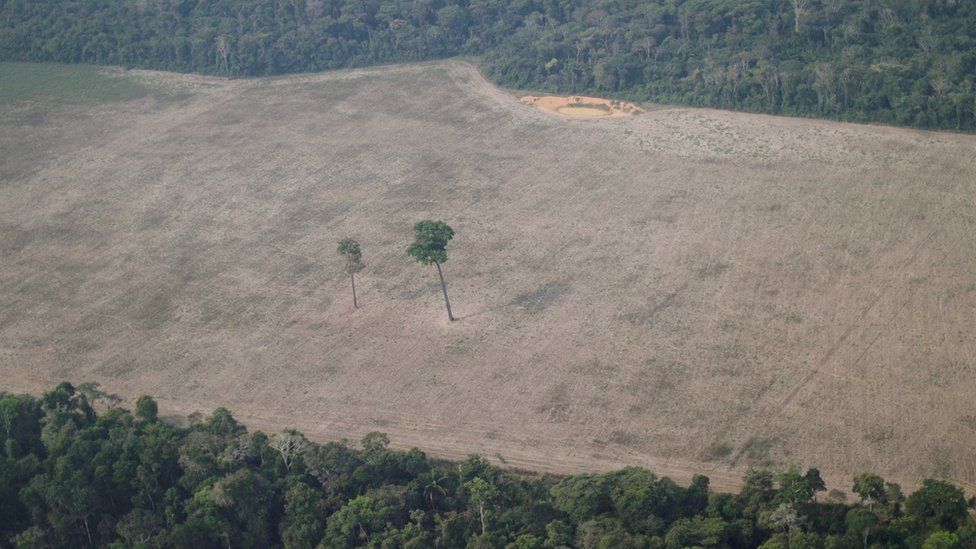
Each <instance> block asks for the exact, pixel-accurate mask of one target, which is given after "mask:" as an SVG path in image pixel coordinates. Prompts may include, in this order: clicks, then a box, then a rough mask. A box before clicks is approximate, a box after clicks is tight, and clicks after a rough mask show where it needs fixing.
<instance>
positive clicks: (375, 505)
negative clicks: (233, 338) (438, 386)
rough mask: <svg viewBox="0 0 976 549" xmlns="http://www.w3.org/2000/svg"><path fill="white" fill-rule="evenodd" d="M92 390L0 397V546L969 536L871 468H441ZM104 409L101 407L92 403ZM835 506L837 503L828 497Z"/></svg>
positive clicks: (835, 540)
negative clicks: (666, 472)
mask: <svg viewBox="0 0 976 549" xmlns="http://www.w3.org/2000/svg"><path fill="white" fill-rule="evenodd" d="M117 402H118V397H116V396H115V395H110V394H105V393H103V392H101V391H99V390H98V387H97V385H95V384H86V385H83V386H80V387H78V388H77V389H76V388H75V387H73V386H72V385H71V384H68V383H62V384H61V385H59V386H57V387H56V388H55V389H54V390H53V391H51V392H49V393H47V394H45V395H43V397H41V398H40V399H37V398H34V397H31V396H15V395H9V394H4V393H0V438H2V442H3V444H2V453H0V517H2V518H3V520H2V521H0V547H4V546H19V547H74V546H102V547H128V546H139V547H215V548H217V547H227V546H231V547H282V546H283V547H316V546H318V547H329V548H341V547H357V546H361V547H376V548H401V547H402V548H408V547H415V548H416V547H465V546H467V547H478V548H489V547H491V548H499V549H501V548H505V549H529V548H555V547H586V548H601V547H606V548H609V547H648V548H650V547H668V548H678V547H731V548H739V547H741V548H752V547H763V548H766V549H772V548H786V547H803V548H847V547H917V548H929V547H933V548H934V547H948V548H953V547H954V548H963V547H973V546H974V544H976V518H974V517H973V516H971V515H970V513H969V507H968V506H969V505H971V504H972V502H968V503H967V501H966V499H965V496H964V494H963V491H962V490H961V489H959V488H958V487H956V486H953V485H952V484H949V483H946V482H942V481H938V480H931V479H930V480H925V481H924V482H923V483H922V486H921V488H919V489H918V490H917V491H916V492H915V493H913V494H911V495H910V496H908V497H905V496H904V495H903V494H902V491H901V489H900V488H899V487H898V486H897V485H896V484H893V483H890V482H885V481H884V480H883V479H882V478H881V477H878V476H877V475H873V474H864V475H860V476H858V477H857V478H856V479H855V481H854V486H853V488H854V492H855V493H856V494H857V495H858V497H859V501H858V502H857V503H854V504H843V503H837V502H823V501H818V500H817V497H816V496H817V494H818V493H820V492H823V491H824V490H825V488H826V487H825V485H824V483H823V481H822V480H821V479H820V474H819V472H818V471H817V470H816V469H810V470H808V471H806V472H801V470H800V469H798V468H795V467H794V468H790V469H788V470H785V471H780V472H776V473H773V472H770V471H765V470H759V469H753V470H750V471H749V472H748V473H747V474H746V476H745V479H744V481H743V487H742V490H741V491H740V492H739V493H738V494H722V493H715V492H712V491H710V490H709V483H708V478H706V477H704V476H701V475H698V476H696V477H695V478H694V480H693V481H692V483H691V485H690V486H687V487H682V486H678V485H677V484H675V483H674V482H672V481H671V480H669V479H667V478H660V477H657V476H656V475H654V474H653V473H651V472H650V471H647V470H644V469H641V468H637V467H628V468H625V469H622V470H619V471H614V472H611V473H606V474H583V475H576V476H571V477H565V478H555V477H550V476H535V475H529V474H522V473H516V472H509V471H502V470H499V469H497V468H495V467H493V466H491V465H489V464H488V463H486V462H485V461H484V460H483V459H481V458H479V457H477V456H472V457H470V458H468V459H466V460H465V461H462V462H460V463H446V462H438V461H433V460H430V459H428V458H427V457H426V456H425V455H424V454H423V452H421V451H419V450H417V449H412V450H410V451H408V452H401V451H395V450H391V449H390V448H389V447H388V445H389V442H390V441H389V439H388V438H387V437H386V435H383V434H381V433H371V434H369V435H367V436H366V437H364V438H363V440H362V444H361V449H354V448H352V447H350V446H349V445H347V444H345V443H328V444H315V443H312V442H310V441H308V440H307V439H306V438H305V437H304V436H302V435H301V434H300V433H297V432H295V431H290V430H289V431H285V432H282V433H280V434H278V435H273V436H268V435H265V434H264V433H261V432H254V433H248V431H247V430H246V429H245V428H244V427H243V426H241V425H240V424H239V423H238V422H237V421H236V420H235V419H234V418H233V417H232V416H231V414H230V412H228V411H227V410H225V409H223V408H218V409H217V410H215V411H214V412H213V414H211V415H210V417H209V418H207V419H205V420H204V419H202V418H201V417H200V416H199V414H194V415H193V416H191V422H192V425H191V426H190V427H189V428H185V429H183V428H178V427H174V426H171V425H168V424H166V423H163V422H161V421H159V419H158V418H157V407H156V403H155V402H154V401H153V400H152V399H151V398H150V397H148V396H143V397H140V398H139V400H138V402H137V404H136V413H135V415H133V414H131V413H129V412H128V411H126V410H123V409H120V408H116V407H114V405H115V404H116V403H117ZM96 405H97V406H98V407H99V408H102V409H105V411H104V413H101V414H96V412H95V406H96ZM832 499H840V498H832Z"/></svg>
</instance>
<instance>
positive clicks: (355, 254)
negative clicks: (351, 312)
mask: <svg viewBox="0 0 976 549" xmlns="http://www.w3.org/2000/svg"><path fill="white" fill-rule="evenodd" d="M337 251H338V252H339V255H340V256H341V257H342V266H343V269H344V270H345V271H346V274H348V275H349V280H351V281H352V307H353V308H354V309H358V308H359V301H357V300H356V273H358V272H359V271H361V270H363V268H364V267H366V266H365V265H364V264H363V249H362V247H361V246H360V245H359V242H357V241H356V240H354V239H352V238H343V239H342V240H340V241H339V247H338V249H337Z"/></svg>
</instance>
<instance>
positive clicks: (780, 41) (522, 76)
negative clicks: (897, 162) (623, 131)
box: [0, 0, 976, 131]
mask: <svg viewBox="0 0 976 549" xmlns="http://www.w3.org/2000/svg"><path fill="white" fill-rule="evenodd" d="M974 38H976V3H973V2H969V1H958V0H929V1H920V0H908V1H905V0H877V1H874V2H858V1H853V0H765V1H760V0H645V1H641V2H637V1H632V0H599V1H584V0H431V1H426V2H410V1H404V0H376V1H373V2H362V1H360V0H291V1H289V2H280V1H278V0H254V1H251V2H236V1H233V0H210V1H207V2H190V1H175V0H172V1H171V0H145V1H140V2H105V1H95V0H6V1H4V2H0V59H10V60H25V61H60V62H65V63H95V64H114V65H122V66H127V67H145V68H154V69H165V70H175V71H194V72H202V73H213V74H226V75H269V74H281V73H291V72H305V71H319V70H325V69H334V68H340V67H354V66H363V65H371V64H377V63H390V62H399V61H418V60H426V59H437V58H444V57H450V56H455V55H468V56H474V57H477V58H478V59H480V61H481V63H482V65H483V68H484V70H485V71H486V73H487V74H488V75H489V76H490V77H491V78H493V79H495V80H496V81H497V82H499V83H502V84H504V85H507V86H512V87H517V88H524V89H539V90H547V91H552V92H562V93H585V92H593V93H600V94H612V95H616V96H620V97H627V98H629V99H632V100H651V101H657V102H664V103H678V104H688V105H701V106H710V107H721V108H733V109H739V110H746V111H755V112H767V113H778V114H787V115H799V116H817V117H829V118H837V119H842V120H852V121H872V122H884V123H893V124H901V125H910V126H918V127H927V128H951V129H957V130H969V131H972V130H976V89H974V75H976V41H974Z"/></svg>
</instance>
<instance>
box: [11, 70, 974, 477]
mask: <svg viewBox="0 0 976 549" xmlns="http://www.w3.org/2000/svg"><path fill="white" fill-rule="evenodd" d="M115 77H117V78H136V79H139V80H140V81H141V82H142V83H143V84H144V85H145V86H148V87H150V88H152V89H154V90H157V91H156V92H154V93H153V94H150V95H147V96H146V97H143V98H141V99H129V100H124V101H115V102H103V103H97V104H77V105H72V104H67V103H66V104H53V103H52V104H48V103H45V102H39V101H33V102H32V101H19V102H8V103H6V104H3V105H0V258H2V262H0V389H5V390H12V391H33V392H39V391H42V390H45V389H48V388H50V387H51V386H52V385H53V384H54V383H56V382H58V381H60V380H62V379H69V380H71V381H74V382H76V383H77V382H83V381H89V380H92V381H98V382H100V383H101V384H102V385H103V387H104V388H105V389H107V390H110V391H114V392H118V393H119V394H121V395H123V396H125V397H127V398H133V397H135V396H136V395H138V394H142V393H149V394H152V395H156V396H158V397H159V400H160V402H161V405H162V408H163V410H164V411H165V412H166V413H169V414H182V415H185V414H188V413H190V412H193V411H197V410H198V411H201V412H205V413H206V412H209V411H210V410H212V409H213V408H214V407H216V406H221V405H223V406H227V407H228V408H230V409H231V410H232V411H233V412H234V414H235V415H236V416H237V417H239V418H241V419H242V420H244V421H245V422H246V423H248V424H249V425H252V426H255V427H259V428H263V429H267V430H277V429H280V428H285V427H295V428H298V429H300V430H302V431H305V432H306V433H308V434H309V435H310V436H312V437H313V438H318V439H335V438H340V437H349V438H352V439H355V438H358V437H360V436H361V435H363V434H364V433H366V432H368V431H372V430H379V431H384V432H387V433H389V434H390V437H391V438H392V439H393V441H394V443H395V445H398V446H410V445H416V446H418V447H420V448H421V449H424V450H426V451H428V452H429V453H431V454H433V455H436V456H443V457H456V456H462V455H464V454H467V453H471V452H479V453H482V454H483V455H485V456H486V457H489V458H498V457H499V456H500V458H501V459H504V460H506V462H507V463H509V464H511V465H515V466H520V467H526V468H531V469H538V470H545V471H557V472H574V471H580V470H602V469H607V468H611V467H617V466H620V465H623V464H640V465H646V466H648V467H650V468H652V469H653V470H655V471H657V472H659V473H663V474H668V475H672V476H674V477H675V478H676V479H678V480H687V479H688V478H689V477H690V475H691V474H692V473H694V472H703V473H705V474H707V475H709V476H710V477H712V479H713V485H716V486H718V487H719V488H731V487H734V486H735V484H736V482H737V479H738V478H739V477H740V475H741V472H742V470H743V469H744V468H745V467H746V466H748V465H749V464H773V465H780V464H785V463H790V462H796V463H799V464H801V465H815V466H819V467H821V468H823V469H824V471H825V473H826V478H827V480H828V483H829V484H830V487H832V488H841V489H844V488H848V487H849V483H850V477H851V475H853V474H854V473H856V472H860V471H863V470H873V471H876V472H878V473H880V474H882V475H884V476H886V477H889V478H891V479H893V480H897V481H901V482H903V483H905V484H906V485H912V484H914V483H915V482H916V481H917V480H918V479H919V478H920V477H922V476H925V475H933V476H939V477H946V478H949V479H952V480H955V481H957V482H960V483H963V484H964V485H966V486H967V487H968V488H969V489H970V490H971V489H972V487H973V485H974V483H976V407H974V403H973V395H974V393H976V375H974V374H976V338H974V333H976V238H974V235H976V194H974V193H976V137H973V136H965V135H954V134H948V133H931V132H919V131H912V130H908V129H896V128H889V127H871V126H858V125H851V124H841V123H833V122H823V121H813V120H800V119H788V118H777V117H770V116H759V115H750V114H738V113H731V112H723V111H712V110H700V109H685V108H670V109H659V110H652V111H650V112H647V113H646V114H643V115H641V116H638V117H625V118H610V119H607V120H598V121H591V120H588V121H579V120H572V119H568V118H563V117H556V116H551V115H549V114H547V113H545V112H543V111H541V110H539V109H536V108H534V107H532V106H529V105H525V104H522V103H520V102H519V101H518V99H517V98H515V97H513V96H512V95H511V94H509V93H507V92H504V91H502V90H498V89H496V88H494V87H493V86H491V85H490V84H489V83H487V82H486V81H485V80H484V79H483V78H482V77H481V76H480V75H479V74H478V73H477V72H476V71H475V70H474V69H473V68H472V67H470V66H469V65H466V64H463V63H459V62H444V63H435V64H425V65H411V66H401V67H392V68H377V69H370V70H355V71H341V72H333V73H326V74H317V75H306V76H294V77H287V78H276V79H255V80H222V79H213V78H203V77H194V76H184V75H171V74H162V73H150V72H130V73H126V74H125V75H122V74H119V75H117V76H115ZM425 218H432V219H443V220H445V221H447V222H448V223H450V224H451V225H452V226H453V227H454V229H455V230H456V231H457V237H456V238H455V240H454V241H453V242H452V243H451V246H450V248H449V254H450V261H448V262H447V263H446V264H445V266H444V267H445V276H446V277H447V282H448V285H449V290H450V292H451V299H452V304H453V305H454V307H455V313H456V314H457V315H458V316H459V317H460V320H458V321H457V322H454V323H448V322H447V321H446V314H445V312H444V310H443V302H442V299H441V296H440V294H439V287H438V286H437V275H436V272H435V271H434V269H433V268H429V267H424V266H421V265H419V264H417V263H415V262H413V261H411V260H410V259H409V258H408V257H407V256H406V254H405V252H404V251H405V248H406V246H407V245H408V244H409V241H410V239H411V232H410V227H411V225H412V224H413V223H414V222H415V221H418V220H420V219H425ZM346 236H352V237H355V238H357V239H359V240H360V241H361V242H362V244H363V248H364V254H365V261H366V263H367V269H366V270H365V271H364V272H363V273H362V275H361V276H360V278H359V280H358V286H359V290H360V299H361V303H362V305H363V308H362V309H360V310H353V309H352V307H351V296H350V289H349V286H348V279H347V277H346V276H345V275H344V274H343V273H342V272H341V269H340V266H341V263H340V260H339V258H338V256H337V255H336V251H335V248H336V241H337V240H338V239H339V238H341V237H346Z"/></svg>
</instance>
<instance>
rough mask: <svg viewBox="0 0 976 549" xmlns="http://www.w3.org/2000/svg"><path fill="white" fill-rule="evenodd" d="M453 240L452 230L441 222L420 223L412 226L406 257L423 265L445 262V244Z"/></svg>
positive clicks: (427, 221) (428, 221)
mask: <svg viewBox="0 0 976 549" xmlns="http://www.w3.org/2000/svg"><path fill="white" fill-rule="evenodd" d="M452 238H454V229H452V228H451V227H450V226H449V225H448V224H447V223H444V222H443V221H430V220H426V221H420V222H418V223H417V224H415V225H414V226H413V243H412V244H410V246H409V247H408V248H407V255H409V256H410V257H412V258H414V259H416V260H417V261H419V262H421V263H423V264H424V265H432V264H434V263H444V262H446V261H447V243H448V242H450V241H451V239H452Z"/></svg>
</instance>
